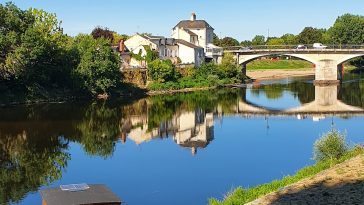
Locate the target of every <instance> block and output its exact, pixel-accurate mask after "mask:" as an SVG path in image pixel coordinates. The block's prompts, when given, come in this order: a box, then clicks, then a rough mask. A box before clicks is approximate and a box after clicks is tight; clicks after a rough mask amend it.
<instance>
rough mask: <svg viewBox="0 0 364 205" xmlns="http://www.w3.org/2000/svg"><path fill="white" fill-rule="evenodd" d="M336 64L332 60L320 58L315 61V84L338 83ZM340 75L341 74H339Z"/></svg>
mask: <svg viewBox="0 0 364 205" xmlns="http://www.w3.org/2000/svg"><path fill="white" fill-rule="evenodd" d="M338 73H339V72H338V65H337V63H336V61H334V60H320V61H318V63H316V70H315V81H314V84H315V85H331V84H339V83H340V80H339V79H340V78H338V77H339V75H338ZM340 77H341V76H340Z"/></svg>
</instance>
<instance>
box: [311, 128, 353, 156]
mask: <svg viewBox="0 0 364 205" xmlns="http://www.w3.org/2000/svg"><path fill="white" fill-rule="evenodd" d="M345 138H346V137H345V135H344V134H341V133H340V132H339V131H337V130H335V129H333V130H331V131H330V132H328V133H326V134H324V135H323V136H322V137H321V138H320V139H318V140H317V141H316V142H315V144H314V159H315V160H316V161H325V160H331V161H332V160H336V159H339V158H340V157H342V156H343V155H344V154H345V153H346V152H347V151H348V145H347V144H346V142H345Z"/></svg>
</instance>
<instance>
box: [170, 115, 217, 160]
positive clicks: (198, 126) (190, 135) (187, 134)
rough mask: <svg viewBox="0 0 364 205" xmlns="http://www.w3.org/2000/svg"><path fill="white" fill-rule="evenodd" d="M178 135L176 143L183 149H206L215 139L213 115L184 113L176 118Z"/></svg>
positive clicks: (175, 138)
mask: <svg viewBox="0 0 364 205" xmlns="http://www.w3.org/2000/svg"><path fill="white" fill-rule="evenodd" d="M174 121H175V123H176V124H175V128H176V133H175V135H174V141H175V142H176V143H177V144H179V145H181V146H182V147H189V148H191V149H192V154H196V152H197V149H198V148H205V147H206V146H207V145H208V144H209V143H210V141H211V140H212V139H213V123H214V122H213V114H212V113H211V114H206V115H205V114H204V113H199V112H188V113H183V114H181V115H179V116H178V117H176V118H175V120H174Z"/></svg>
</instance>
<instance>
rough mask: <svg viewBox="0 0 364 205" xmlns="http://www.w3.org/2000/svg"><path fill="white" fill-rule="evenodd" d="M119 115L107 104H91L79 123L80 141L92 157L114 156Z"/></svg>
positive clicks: (77, 127)
mask: <svg viewBox="0 0 364 205" xmlns="http://www.w3.org/2000/svg"><path fill="white" fill-rule="evenodd" d="M119 120H120V118H119V114H118V110H117V109H116V108H111V107H110V106H107V105H106V104H97V103H93V104H91V105H90V106H89V107H88V108H87V110H86V113H85V115H84V117H83V119H82V120H81V121H80V122H79V123H77V125H76V130H77V131H78V132H79V137H78V139H77V140H78V141H79V142H80V143H81V144H82V145H83V147H84V149H85V151H86V152H87V153H88V154H90V155H100V156H103V157H109V156H111V155H112V154H113V152H114V148H115V144H116V141H117V139H118V134H119V127H118V125H119Z"/></svg>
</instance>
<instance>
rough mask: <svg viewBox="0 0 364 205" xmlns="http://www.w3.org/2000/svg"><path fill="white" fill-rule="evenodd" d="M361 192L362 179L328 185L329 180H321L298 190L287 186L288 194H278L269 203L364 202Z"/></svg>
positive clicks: (363, 188)
mask: <svg viewBox="0 0 364 205" xmlns="http://www.w3.org/2000/svg"><path fill="white" fill-rule="evenodd" d="M363 193H364V181H353V182H348V183H342V182H339V183H335V184H334V185H330V182H322V183H319V184H315V185H313V186H310V187H307V188H306V189H304V190H302V191H299V192H294V191H293V190H289V188H288V194H282V195H279V196H278V198H277V199H276V200H274V201H272V203H270V204H273V205H278V204H279V205H285V204H287V205H288V204H289V205H291V204H316V205H321V204H322V205H326V204H340V205H341V204H364V194H363Z"/></svg>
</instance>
